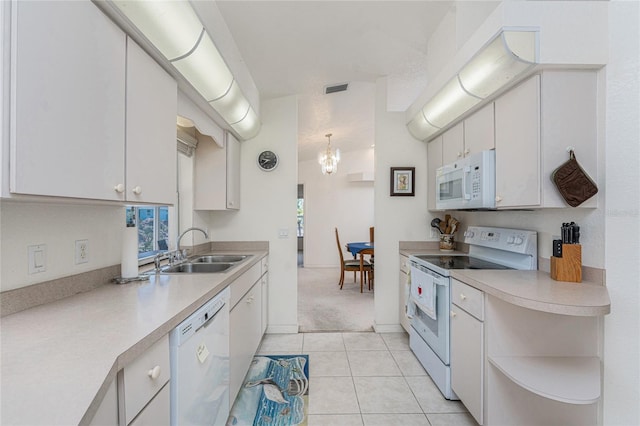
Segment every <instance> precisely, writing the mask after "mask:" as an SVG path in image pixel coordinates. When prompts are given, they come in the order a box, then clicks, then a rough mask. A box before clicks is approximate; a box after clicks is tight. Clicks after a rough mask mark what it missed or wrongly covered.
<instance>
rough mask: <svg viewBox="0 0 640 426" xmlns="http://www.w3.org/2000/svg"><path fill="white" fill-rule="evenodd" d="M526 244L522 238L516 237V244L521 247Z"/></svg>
mask: <svg viewBox="0 0 640 426" xmlns="http://www.w3.org/2000/svg"><path fill="white" fill-rule="evenodd" d="M523 242H524V239H523V238H522V237H516V238H515V241H514V244H515V245H517V246H519V245H520V244H522V243H523Z"/></svg>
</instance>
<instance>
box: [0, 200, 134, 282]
mask: <svg viewBox="0 0 640 426" xmlns="http://www.w3.org/2000/svg"><path fill="white" fill-rule="evenodd" d="M124 228H125V214H124V207H118V206H89V205H64V204H39V203H33V202H9V201H4V200H3V201H0V234H1V235H2V240H0V244H1V249H0V250H1V253H2V258H1V262H2V275H1V276H0V290H1V291H6V290H11V289H15V288H19V287H25V286H27V285H31V284H36V283H39V282H43V281H48V280H52V279H56V278H61V277H65V276H68V275H73V274H79V273H81V272H87V271H91V270H94V269H98V268H103V267H107V266H113V265H117V264H119V263H120V253H121V250H122V247H121V246H122V232H123V230H124ZM85 239H86V240H88V241H89V245H88V247H89V262H87V263H83V264H80V265H76V264H75V241H76V240H85ZM38 244H45V245H46V247H47V258H46V268H47V270H46V271H45V272H40V273H37V274H32V275H30V274H29V270H28V256H27V246H30V245H38Z"/></svg>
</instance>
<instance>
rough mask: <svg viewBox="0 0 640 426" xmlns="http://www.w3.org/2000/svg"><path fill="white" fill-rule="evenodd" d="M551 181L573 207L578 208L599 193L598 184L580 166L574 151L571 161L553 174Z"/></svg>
mask: <svg viewBox="0 0 640 426" xmlns="http://www.w3.org/2000/svg"><path fill="white" fill-rule="evenodd" d="M551 180H552V181H553V183H554V184H555V185H556V187H557V188H558V191H559V192H560V195H562V198H564V200H565V201H566V202H567V204H569V205H570V206H571V207H578V206H579V205H580V204H582V203H584V202H585V201H586V200H588V199H589V198H591V197H593V196H594V195H596V193H597V192H598V187H597V186H596V184H595V183H594V182H593V180H591V178H590V177H589V175H588V174H587V173H585V171H584V170H582V167H580V164H578V161H577V160H576V156H575V154H574V153H573V150H571V151H569V160H568V161H567V162H566V163H564V164H563V165H561V166H560V167H558V168H557V169H556V170H555V171H554V172H553V173H552V174H551Z"/></svg>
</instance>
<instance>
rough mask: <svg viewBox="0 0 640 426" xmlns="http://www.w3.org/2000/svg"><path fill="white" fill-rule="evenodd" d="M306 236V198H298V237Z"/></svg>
mask: <svg viewBox="0 0 640 426" xmlns="http://www.w3.org/2000/svg"><path fill="white" fill-rule="evenodd" d="M303 236H304V198H298V237H303Z"/></svg>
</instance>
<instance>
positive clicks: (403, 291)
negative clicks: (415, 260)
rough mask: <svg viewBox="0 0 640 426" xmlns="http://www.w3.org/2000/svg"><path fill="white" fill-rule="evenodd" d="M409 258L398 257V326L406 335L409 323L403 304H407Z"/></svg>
mask: <svg viewBox="0 0 640 426" xmlns="http://www.w3.org/2000/svg"><path fill="white" fill-rule="evenodd" d="M409 269H410V267H409V258H408V257H407V256H402V255H400V304H399V305H400V306H399V311H398V314H399V316H400V325H402V328H404V330H405V331H406V332H407V333H408V332H409V327H411V323H410V322H409V318H407V312H406V307H405V304H406V303H407V296H408V295H409V291H410V289H409Z"/></svg>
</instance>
